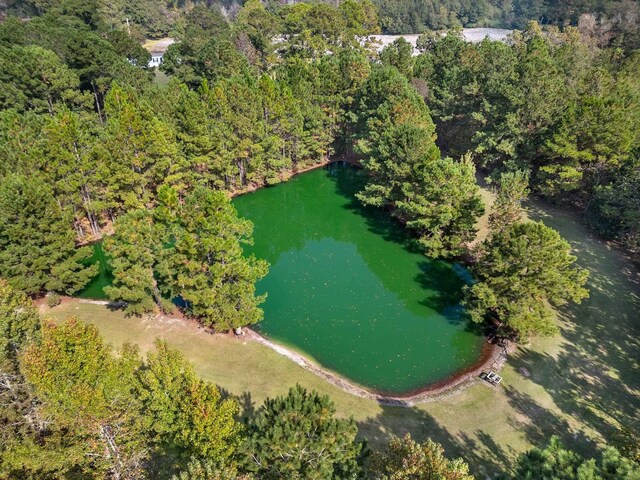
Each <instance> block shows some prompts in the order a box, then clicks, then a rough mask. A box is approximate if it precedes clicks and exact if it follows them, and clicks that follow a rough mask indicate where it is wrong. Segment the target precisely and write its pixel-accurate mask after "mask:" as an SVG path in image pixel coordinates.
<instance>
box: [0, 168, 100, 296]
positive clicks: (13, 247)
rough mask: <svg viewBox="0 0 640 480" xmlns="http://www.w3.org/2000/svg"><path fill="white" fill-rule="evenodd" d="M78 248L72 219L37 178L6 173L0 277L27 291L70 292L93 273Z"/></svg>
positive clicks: (0, 206)
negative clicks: (7, 174)
mask: <svg viewBox="0 0 640 480" xmlns="http://www.w3.org/2000/svg"><path fill="white" fill-rule="evenodd" d="M90 256H91V249H90V247H81V248H76V245H75V235H74V232H73V230H72V228H71V217H70V215H69V213H68V212H67V211H63V210H62V209H61V208H60V205H59V204H58V203H57V202H56V200H55V199H54V198H53V193H52V191H51V188H50V187H49V186H48V185H47V184H46V183H45V182H44V181H43V180H42V179H40V178H39V177H37V176H33V177H29V178H27V177H25V176H22V175H9V176H7V177H4V178H3V179H2V182H1V184H0V276H2V277H4V278H6V279H7V281H8V282H9V283H10V284H11V285H12V286H13V287H14V288H16V289H18V290H21V291H23V292H25V293H27V294H29V295H36V294H40V293H42V292H44V291H46V290H51V291H56V292H63V293H74V292H77V291H78V290H80V289H81V288H82V287H83V286H84V285H86V284H87V282H88V281H89V280H90V279H91V278H92V277H93V276H95V275H96V273H97V271H98V267H97V265H90V266H86V265H85V264H84V263H83V262H84V261H86V260H87V259H88V258H89V257H90Z"/></svg>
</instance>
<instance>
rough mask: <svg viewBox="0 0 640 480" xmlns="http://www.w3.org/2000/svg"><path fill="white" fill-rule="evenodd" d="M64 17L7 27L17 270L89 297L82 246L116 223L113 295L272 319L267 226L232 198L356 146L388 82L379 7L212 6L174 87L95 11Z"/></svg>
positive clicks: (9, 192) (212, 319)
mask: <svg viewBox="0 0 640 480" xmlns="http://www.w3.org/2000/svg"><path fill="white" fill-rule="evenodd" d="M56 5H57V6H51V8H46V9H44V11H45V13H44V14H43V15H42V16H39V17H37V18H34V19H32V20H31V21H29V22H20V21H18V20H15V19H8V20H7V21H5V22H4V23H3V24H2V25H1V26H0V64H1V65H3V67H6V68H2V73H0V84H1V86H2V88H0V90H1V91H2V93H0V104H1V106H2V111H0V150H1V153H2V156H3V162H2V165H0V177H1V178H2V189H1V190H2V191H1V192H0V198H1V199H2V200H1V208H0V223H1V224H2V229H1V230H0V245H2V247H3V249H2V254H1V255H0V274H2V275H3V276H4V277H6V278H8V279H9V281H10V282H11V284H12V285H14V286H15V287H17V288H20V289H21V290H22V291H24V292H26V293H28V294H30V295H39V294H41V293H43V292H45V291H57V292H61V293H69V294H72V293H74V292H77V291H78V290H80V289H81V288H82V287H83V286H84V285H85V284H86V283H87V282H88V280H89V279H90V278H91V277H92V276H93V275H95V269H96V267H95V266H94V265H89V264H87V260H88V258H89V257H90V252H89V250H88V249H87V248H79V249H75V248H74V247H75V243H76V241H83V240H86V239H90V238H99V237H100V236H101V235H102V234H103V233H104V232H107V233H110V232H111V231H112V230H113V229H114V226H115V231H116V234H115V236H114V237H113V238H112V239H110V240H109V241H108V242H107V245H106V248H107V251H108V253H109V254H111V255H110V256H111V258H112V259H113V260H112V262H113V265H112V266H113V268H114V272H115V283H114V285H113V287H112V288H110V289H108V293H109V295H110V297H111V298H113V299H114V300H122V301H126V302H128V306H127V308H128V309H129V311H130V312H132V313H140V312H143V311H147V310H149V309H150V308H153V307H154V306H155V305H159V306H161V307H162V308H167V306H168V304H167V302H166V301H165V300H163V299H168V298H175V297H180V299H181V300H182V302H183V303H184V304H185V308H186V310H187V311H188V312H189V313H190V314H192V315H194V316H196V317H198V318H201V319H202V321H203V322H204V323H206V324H207V325H213V324H215V325H216V326H217V327H220V328H230V327H235V326H240V325H242V324H248V323H253V322H255V321H258V320H259V319H260V318H261V312H260V310H259V308H258V307H257V305H258V304H259V303H260V302H261V300H262V299H261V298H256V297H255V295H254V288H253V284H254V283H255V281H256V280H258V279H259V278H261V277H262V276H264V274H265V271H266V265H265V264H264V263H263V262H258V261H256V260H255V259H247V258H244V257H242V252H241V243H242V242H245V241H250V234H251V226H250V224H249V223H247V222H244V221H240V220H238V219H237V218H236V214H235V211H234V210H233V208H232V207H231V206H230V204H229V202H228V199H227V198H226V196H225V194H223V193H221V191H223V190H226V191H231V192H233V191H237V190H242V189H244V188H246V187H247V186H250V185H264V184H274V183H278V182H279V181H281V180H282V179H283V178H285V177H286V175H288V174H289V173H290V172H292V171H295V170H297V169H301V168H304V167H306V166H309V165H312V164H315V163H318V162H321V161H324V160H325V159H326V158H327V157H328V155H329V154H330V153H331V152H333V151H334V148H335V145H339V144H340V143H341V142H340V141H339V138H338V137H339V134H340V132H342V127H343V126H344V125H345V124H346V123H347V121H348V120H349V118H348V109H349V106H350V105H351V104H352V103H353V102H354V98H355V95H356V93H357V91H358V89H359V87H360V85H361V84H362V82H364V80H365V79H366V77H367V75H368V73H369V70H370V64H369V59H368V57H367V52H368V50H367V49H366V48H365V47H363V46H361V45H360V42H359V41H357V39H356V37H357V36H358V35H361V34H366V33H368V32H370V31H375V28H376V26H377V21H376V18H375V12H374V11H373V10H372V7H371V4H369V3H366V2H365V3H358V2H355V1H347V2H344V3H342V4H341V5H340V7H339V8H335V7H331V6H327V5H322V4H318V5H295V6H292V7H291V8H290V9H288V10H287V9H285V10H283V11H286V13H283V14H282V16H276V15H275V14H273V13H271V12H270V11H268V10H267V9H266V8H265V7H264V6H263V5H262V4H261V3H260V2H258V1H250V2H248V3H247V5H246V6H245V8H243V9H242V10H241V11H240V13H239V15H238V18H239V20H238V22H236V23H235V24H229V23H228V22H227V20H226V19H225V18H224V17H223V16H222V15H221V14H220V13H219V12H217V11H216V10H215V9H207V8H205V7H202V6H200V7H196V8H194V9H193V10H192V11H191V13H190V14H189V15H188V16H187V17H186V18H185V36H184V41H183V42H182V43H180V44H178V45H181V47H179V48H178V47H176V48H174V49H173V50H171V51H170V52H169V53H168V58H167V61H166V63H165V67H164V68H165V69H166V71H167V72H168V73H171V75H172V76H173V78H174V81H173V82H172V83H171V84H170V85H169V86H167V87H160V86H157V85H154V84H153V83H152V81H151V78H152V77H151V76H150V74H149V72H147V71H146V67H145V66H146V59H147V57H145V56H144V55H140V54H139V51H138V50H139V49H140V47H139V46H138V45H137V44H136V43H135V41H134V40H133V39H132V37H130V36H129V35H127V34H126V33H125V32H123V31H118V30H113V31H112V30H109V28H108V26H107V24H106V20H105V19H104V18H103V17H102V16H101V15H100V11H99V10H95V9H94V8H93V7H95V5H94V4H93V3H92V2H91V1H87V2H72V1H71V0H69V1H66V2H62V3H59V4H58V3H56ZM54 7H55V8H54ZM319 18H325V22H324V23H318V19H319ZM266 29H272V30H266ZM274 29H275V30H274ZM275 31H281V32H282V33H283V35H286V38H284V37H283V38H284V39H283V40H282V42H281V43H280V44H279V48H281V49H282V52H280V54H278V55H274V52H275V46H274V45H273V39H272V35H271V32H275ZM329 31H331V32H332V33H329ZM328 52H331V53H333V54H332V55H329V54H328ZM309 59H314V60H313V61H311V62H309V61H308V60H309ZM342 143H345V142H342ZM207 189H213V190H215V191H216V192H209V193H207ZM166 202H172V203H171V205H168V204H167V203H166ZM204 212H207V214H210V215H211V217H210V218H209V219H208V223H207V221H203V220H202V218H203V215H204ZM161 217H162V218H161ZM166 247H170V248H166ZM196 272H197V273H198V274H195V273H196ZM213 286H215V287H216V288H215V289H213V288H212V287H213ZM212 292H213V293H212Z"/></svg>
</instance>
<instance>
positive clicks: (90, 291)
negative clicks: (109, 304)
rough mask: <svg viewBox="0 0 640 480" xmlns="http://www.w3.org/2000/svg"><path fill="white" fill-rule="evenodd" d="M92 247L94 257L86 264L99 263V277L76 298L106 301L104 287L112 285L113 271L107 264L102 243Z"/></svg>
mask: <svg viewBox="0 0 640 480" xmlns="http://www.w3.org/2000/svg"><path fill="white" fill-rule="evenodd" d="M91 246H92V248H93V255H92V256H91V257H90V258H88V259H87V261H86V262H85V263H87V264H93V263H96V262H97V263H98V269H99V270H98V275H96V276H95V277H94V278H93V280H91V282H89V283H88V284H87V286H86V287H84V288H83V289H82V290H81V291H80V292H78V293H77V294H76V296H77V297H80V298H91V299H96V300H106V299H107V296H106V295H105V293H104V287H106V286H108V285H111V282H112V281H113V275H111V270H110V269H109V265H108V264H107V257H106V255H105V253H104V250H103V249H102V242H96V243H94V244H92V245H91Z"/></svg>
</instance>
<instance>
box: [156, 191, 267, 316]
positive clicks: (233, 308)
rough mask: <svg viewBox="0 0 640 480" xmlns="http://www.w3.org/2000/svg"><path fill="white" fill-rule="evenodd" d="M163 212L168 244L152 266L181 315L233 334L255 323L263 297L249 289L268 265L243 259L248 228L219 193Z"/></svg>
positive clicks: (198, 194) (194, 195) (202, 194)
mask: <svg viewBox="0 0 640 480" xmlns="http://www.w3.org/2000/svg"><path fill="white" fill-rule="evenodd" d="M169 197H170V195H169ZM163 208H165V209H166V211H167V213H168V215H169V217H168V218H167V219H166V220H165V221H168V222H170V223H169V224H168V225H169V226H168V228H169V232H170V233H169V234H170V239H171V244H172V246H171V248H167V249H165V250H164V254H163V257H162V260H161V263H160V264H159V265H158V274H159V277H160V279H161V285H162V289H163V290H164V292H165V293H166V294H168V295H170V296H171V297H176V296H180V297H181V298H182V299H183V300H184V301H185V303H186V305H187V311H188V312H189V313H190V314H191V315H193V316H195V317H197V318H198V319H199V320H200V321H202V322H203V323H204V324H205V325H207V326H215V327H216V328H220V329H233V328H238V327H242V326H245V325H250V324H253V323H256V322H258V321H260V320H261V319H262V310H261V309H260V308H259V305H260V303H262V302H263V301H264V298H265V296H256V295H255V283H256V282H257V281H258V280H259V279H261V278H262V277H264V276H265V275H266V273H267V268H268V265H267V263H266V262H264V261H262V260H257V259H256V258H255V257H253V256H250V257H244V256H243V252H242V245H243V244H246V243H250V242H251V233H252V230H253V225H252V224H251V222H249V221H247V220H243V219H239V218H238V216H237V213H236V210H235V208H234V207H233V205H232V204H231V202H230V201H229V199H228V198H227V196H226V195H225V194H224V193H222V192H215V191H211V190H209V189H206V188H203V187H197V188H195V189H194V190H193V191H192V192H191V193H190V194H189V195H187V197H186V198H185V199H184V202H183V203H181V204H177V202H175V200H174V201H172V202H171V204H167V203H165V205H164V206H163ZM172 210H173V211H172Z"/></svg>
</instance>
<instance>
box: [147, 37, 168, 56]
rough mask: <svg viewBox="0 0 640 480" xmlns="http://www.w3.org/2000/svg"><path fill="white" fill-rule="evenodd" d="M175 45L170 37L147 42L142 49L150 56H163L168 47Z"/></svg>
mask: <svg viewBox="0 0 640 480" xmlns="http://www.w3.org/2000/svg"><path fill="white" fill-rule="evenodd" d="M174 43H176V41H175V40H174V39H173V38H171V37H165V38H159V39H158V40H147V41H146V42H144V44H143V45H142V47H143V48H144V49H145V50H147V51H148V52H149V53H151V54H163V53H164V52H166V51H167V48H169V46H170V45H172V44H174Z"/></svg>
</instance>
